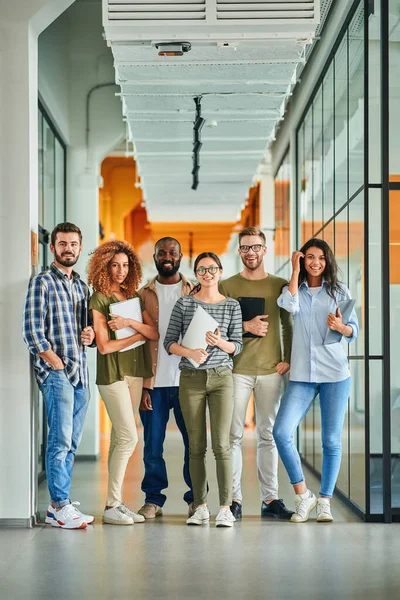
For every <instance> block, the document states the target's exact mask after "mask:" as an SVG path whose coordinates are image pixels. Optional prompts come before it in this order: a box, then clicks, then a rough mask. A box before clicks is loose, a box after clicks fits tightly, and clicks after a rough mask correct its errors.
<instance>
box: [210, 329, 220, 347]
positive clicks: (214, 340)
mask: <svg viewBox="0 0 400 600" xmlns="http://www.w3.org/2000/svg"><path fill="white" fill-rule="evenodd" d="M206 342H207V346H219V344H220V342H221V331H220V329H219V327H217V329H216V330H215V333H213V332H212V331H207V333H206Z"/></svg>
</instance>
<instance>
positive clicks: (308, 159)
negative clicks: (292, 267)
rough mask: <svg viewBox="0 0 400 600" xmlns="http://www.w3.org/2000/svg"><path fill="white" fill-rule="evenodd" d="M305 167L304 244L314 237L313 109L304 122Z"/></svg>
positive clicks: (301, 195) (302, 221) (301, 225)
mask: <svg viewBox="0 0 400 600" xmlns="http://www.w3.org/2000/svg"><path fill="white" fill-rule="evenodd" d="M302 158H303V168H302V181H301V185H302V187H301V192H300V227H301V237H300V244H299V246H302V245H303V244H304V243H305V242H306V241H307V240H308V239H310V238H311V237H312V192H313V172H312V111H311V109H310V110H309V111H308V114H307V116H306V118H305V122H304V140H303V156H302Z"/></svg>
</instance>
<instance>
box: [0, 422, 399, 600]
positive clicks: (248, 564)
mask: <svg viewBox="0 0 400 600" xmlns="http://www.w3.org/2000/svg"><path fill="white" fill-rule="evenodd" d="M105 454H106V452H104V451H103V452H102V455H103V456H104V458H103V459H102V460H101V461H100V462H99V463H82V462H77V463H76V468H75V474H74V485H73V494H72V497H73V500H79V501H80V502H81V508H82V510H83V511H84V512H89V513H90V512H91V513H92V514H95V515H96V522H95V524H94V525H91V526H88V528H87V530H84V531H65V530H61V529H56V528H54V527H51V526H45V525H41V526H39V527H36V528H34V529H32V530H12V529H1V530H0V598H1V599H2V600H19V599H27V600H39V599H40V600H47V599H49V600H64V599H65V600H67V599H68V600H75V599H78V598H79V599H81V598H82V599H85V600H92V599H93V600H94V599H96V600H102V599H104V600H105V599H113V600H125V599H126V600H128V599H129V600H142V599H143V600H144V599H146V600H147V599H152V600H153V599H158V598H162V599H163V600H166V599H181V598H182V599H185V600H192V599H195V600H203V599H204V600H206V599H207V600H210V599H214V598H223V599H224V598H227V599H229V600H236V599H242V598H248V599H251V600H252V599H265V598H272V599H274V600H275V599H277V600H278V599H279V600H280V599H291V598H299V599H303V598H307V599H321V600H330V599H336V598H345V599H347V598H374V599H381V598H391V599H395V598H400V569H399V559H398V557H399V555H400V529H399V526H398V525H397V524H394V525H381V524H368V525H367V524H364V523H362V522H361V521H360V520H359V519H358V518H357V517H355V516H354V515H353V514H352V513H351V512H350V511H348V509H347V508H346V507H345V506H344V505H343V504H341V503H340V502H339V501H338V500H334V501H333V513H334V516H335V518H336V520H335V523H332V524H322V523H318V524H317V523H316V521H315V515H313V518H312V520H310V521H309V522H308V523H305V524H299V525H295V524H291V523H288V522H280V521H272V522H271V521H269V520H268V521H267V520H263V521H262V520H261V519H260V517H259V512H260V501H259V498H258V486H257V480H256V468H255V440H254V433H253V432H250V431H249V432H247V433H246V437H245V443H244V476H243V480H244V481H243V489H244V494H245V497H244V519H243V521H242V522H238V523H236V524H235V525H234V527H233V528H232V529H224V528H218V529H217V528H215V526H214V524H213V522H211V523H210V525H209V526H203V527H187V526H186V525H185V515H186V505H185V504H184V502H183V501H182V499H181V497H182V495H183V492H184V488H183V485H182V484H183V479H182V476H181V456H182V446H181V442H180V438H179V433H178V432H177V431H175V430H171V431H169V432H168V435H167V442H166V459H167V465H168V471H169V476H170V486H169V490H168V501H167V503H166V505H165V509H164V516H163V517H161V518H157V519H155V520H154V521H147V522H146V523H143V524H135V525H134V526H133V527H132V526H131V527H116V526H110V525H104V526H103V525H102V524H101V514H102V505H103V501H104V497H105V493H106V483H107V464H106V459H105ZM141 457H142V448H141V446H139V447H138V448H137V450H136V452H135V455H134V456H133V457H132V460H131V462H130V465H129V473H128V476H127V479H126V485H125V501H126V503H127V504H128V505H129V506H131V507H132V508H134V509H138V508H139V507H140V506H141V505H142V503H143V497H142V494H141V492H140V480H141V475H142V459H141ZM208 464H209V475H210V477H209V479H210V488H211V491H210V496H209V506H210V510H211V514H212V520H213V519H214V518H215V515H216V511H217V508H218V500H217V490H216V478H215V469H214V461H213V459H212V457H211V455H210V456H209V461H208ZM280 482H281V489H280V495H281V497H283V498H284V499H285V502H286V504H287V505H288V506H290V507H293V497H292V494H291V490H290V486H289V484H288V481H287V477H286V474H285V473H284V472H283V471H281V474H280ZM308 484H309V486H310V487H311V489H313V490H314V491H315V492H317V491H318V485H317V482H316V480H315V479H314V478H313V477H312V476H311V475H310V476H309V477H308ZM47 502H48V496H47V489H46V485H45V484H44V485H42V486H41V488H40V491H39V510H40V513H41V515H43V514H45V511H46V508H47Z"/></svg>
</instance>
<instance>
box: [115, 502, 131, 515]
mask: <svg viewBox="0 0 400 600" xmlns="http://www.w3.org/2000/svg"><path fill="white" fill-rule="evenodd" d="M116 509H117V510H119V511H120V512H122V513H123V514H124V515H127V516H128V517H130V516H131V515H130V513H131V512H132V511H131V510H130V509H129V508H128V507H127V506H126V504H124V503H122V504H120V505H119V506H116Z"/></svg>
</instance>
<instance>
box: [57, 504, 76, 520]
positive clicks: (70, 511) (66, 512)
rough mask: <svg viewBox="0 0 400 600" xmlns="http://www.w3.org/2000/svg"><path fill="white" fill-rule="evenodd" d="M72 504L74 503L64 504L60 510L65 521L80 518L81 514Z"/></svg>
mask: <svg viewBox="0 0 400 600" xmlns="http://www.w3.org/2000/svg"><path fill="white" fill-rule="evenodd" d="M74 504H75V503H72V504H66V505H65V506H63V507H62V509H61V510H62V511H63V516H64V518H65V519H75V518H76V517H77V516H78V517H79V518H81V512H80V511H79V510H77V509H76V508H75V506H74ZM59 512H60V511H59ZM56 514H57V513H56Z"/></svg>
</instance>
